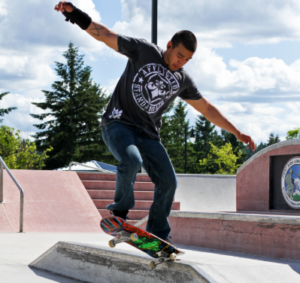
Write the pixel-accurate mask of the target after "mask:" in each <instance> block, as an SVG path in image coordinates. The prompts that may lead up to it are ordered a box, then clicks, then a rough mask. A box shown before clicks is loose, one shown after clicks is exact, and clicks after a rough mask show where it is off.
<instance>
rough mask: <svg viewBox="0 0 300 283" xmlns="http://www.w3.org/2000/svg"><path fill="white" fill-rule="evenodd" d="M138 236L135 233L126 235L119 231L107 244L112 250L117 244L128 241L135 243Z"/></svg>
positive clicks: (124, 232)
mask: <svg viewBox="0 0 300 283" xmlns="http://www.w3.org/2000/svg"><path fill="white" fill-rule="evenodd" d="M138 238H139V236H138V235H137V234H136V233H128V232H126V231H120V232H118V233H117V236H116V237H115V238H113V239H112V240H110V241H109V242H108V244H109V246H110V247H111V248H114V247H115V246H116V245H117V244H119V243H123V242H127V241H129V240H131V241H133V242H135V241H137V240H138Z"/></svg>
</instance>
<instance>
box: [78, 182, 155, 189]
mask: <svg viewBox="0 0 300 283" xmlns="http://www.w3.org/2000/svg"><path fill="white" fill-rule="evenodd" d="M82 183H83V185H84V187H85V188H86V189H87V190H115V189H116V181H106V180H82ZM133 189H134V190H137V191H154V184H153V183H150V182H135V183H134V186H133Z"/></svg>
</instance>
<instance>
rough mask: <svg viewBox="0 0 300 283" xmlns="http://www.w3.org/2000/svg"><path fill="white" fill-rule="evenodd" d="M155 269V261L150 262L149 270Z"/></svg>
mask: <svg viewBox="0 0 300 283" xmlns="http://www.w3.org/2000/svg"><path fill="white" fill-rule="evenodd" d="M155 267H156V264H155V261H151V262H150V268H151V269H154V268H155Z"/></svg>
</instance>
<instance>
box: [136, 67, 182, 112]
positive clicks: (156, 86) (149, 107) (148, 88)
mask: <svg viewBox="0 0 300 283" xmlns="http://www.w3.org/2000/svg"><path fill="white" fill-rule="evenodd" d="M178 90H179V83H178V80H177V79H176V77H175V76H174V75H173V74H172V73H171V72H170V71H169V70H168V69H166V68H164V67H162V66H161V65H159V64H148V65H145V66H144V67H143V68H141V69H140V70H139V72H138V73H137V74H136V75H135V77H134V79H133V83H132V94H133V98H134V100H135V102H136V103H137V105H138V106H139V107H140V108H141V109H142V110H144V111H146V112H147V113H149V114H151V113H155V112H157V111H158V109H159V108H161V107H162V106H163V105H164V104H165V101H166V100H167V99H169V98H170V97H171V96H172V95H174V94H176V93H177V91H178Z"/></svg>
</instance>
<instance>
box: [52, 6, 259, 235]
mask: <svg viewBox="0 0 300 283" xmlns="http://www.w3.org/2000/svg"><path fill="white" fill-rule="evenodd" d="M55 10H56V11H61V12H62V13H63V14H64V15H65V16H66V18H67V19H66V20H70V21H71V22H72V23H76V24H77V25H79V26H80V27H81V28H82V29H83V30H85V31H86V32H87V33H88V34H90V35H91V36H92V37H94V38H95V39H96V40H99V41H102V42H104V43H105V44H106V45H107V46H109V47H110V48H112V49H114V50H115V51H117V52H119V53H121V54H123V55H125V56H127V57H128V63H127V66H126V69H125V71H124V73H123V75H122V76H121V78H120V80H119V82H118V84H117V86H116V88H115V90H114V92H113V95H112V98H111V100H110V102H109V104H108V107H107V110H106V112H105V113H104V115H103V118H102V121H101V126H102V127H103V130H102V132H103V139H104V141H105V143H106V145H107V147H108V148H109V150H110V151H111V153H112V154H113V155H114V157H115V158H116V159H117V160H118V161H119V162H120V164H119V165H118V173H117V182H116V193H115V198H114V203H112V204H110V205H108V206H107V209H108V210H111V211H112V213H113V214H114V215H116V216H119V217H122V218H124V219H126V217H127V214H128V211H129V209H132V208H133V207H134V205H135V202H134V194H133V184H134V182H135V178H136V174H137V173H138V171H139V169H140V167H141V166H143V167H144V169H145V170H146V172H147V173H148V175H149V176H150V178H151V180H152V182H153V183H154V184H155V191H154V200H153V204H152V206H151V208H150V211H149V219H148V224H147V228H146V230H147V231H148V232H151V233H153V234H155V235H157V236H158V237H160V238H162V239H168V237H169V234H170V231H171V228H170V225H169V222H168V216H169V214H170V211H171V207H172V203H173V199H174V194H175V190H176V186H177V180H176V175H175V172H174V169H173V166H172V164H171V162H170V159H169V157H168V154H167V152H166V150H165V148H164V147H163V145H162V144H161V142H160V138H159V129H160V127H161V116H162V115H163V113H164V111H166V110H167V108H168V106H169V105H170V103H171V102H172V101H174V99H175V98H176V97H177V96H179V97H180V98H182V99H184V100H185V101H186V102H187V103H188V104H190V105H191V106H192V107H194V108H195V109H196V110H198V111H199V112H200V113H201V114H202V115H204V116H205V117H206V118H207V119H208V120H209V121H211V122H212V123H214V124H215V125H217V126H219V127H221V128H223V129H225V130H227V131H229V132H231V133H233V134H234V135H235V136H236V137H237V139H239V140H240V141H242V142H244V143H246V144H248V148H249V147H252V149H253V150H255V144H254V142H253V140H252V139H251V137H250V136H248V135H245V134H244V133H242V132H240V131H239V130H238V129H237V128H236V127H235V126H234V125H233V124H232V123H230V122H229V121H228V120H227V119H226V118H225V117H224V116H223V115H222V114H221V113H220V112H219V111H218V109H216V108H215V107H214V106H213V105H212V104H211V103H210V102H209V101H208V100H207V99H205V98H204V97H203V96H202V95H201V94H200V92H199V91H198V89H197V87H196V86H195V84H194V82H193V80H192V79H191V77H190V76H189V75H188V74H187V72H186V71H185V70H184V69H183V66H184V65H185V64H186V63H187V62H188V61H189V60H191V59H192V56H193V54H194V52H195V51H196V48H197V40H196V37H195V36H194V35H193V34H192V33H191V32H189V31H180V32H178V33H176V34H175V35H174V36H173V38H172V40H171V41H169V42H168V44H167V49H166V50H165V51H164V50H162V49H160V48H159V47H157V46H156V45H154V44H151V43H148V42H147V41H145V40H143V39H136V38H130V37H126V36H123V35H119V34H116V33H115V32H113V31H111V30H110V29H108V28H107V27H106V26H104V25H102V24H100V23H96V22H94V21H92V19H91V18H90V17H89V16H88V15H87V14H86V13H84V12H82V11H81V10H79V9H77V8H76V7H75V6H73V5H72V4H71V3H69V2H65V1H63V2H59V4H58V5H56V6H55Z"/></svg>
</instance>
